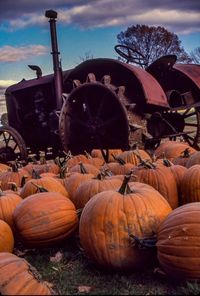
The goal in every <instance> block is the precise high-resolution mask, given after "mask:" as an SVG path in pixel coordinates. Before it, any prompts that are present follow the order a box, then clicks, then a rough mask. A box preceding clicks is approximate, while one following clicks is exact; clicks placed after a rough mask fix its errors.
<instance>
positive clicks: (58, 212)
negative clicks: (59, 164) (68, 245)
mask: <svg viewBox="0 0 200 296" xmlns="http://www.w3.org/2000/svg"><path fill="white" fill-rule="evenodd" d="M13 220H14V226H15V230H16V233H17V234H18V235H19V237H20V238H21V240H22V241H23V243H24V244H26V245H27V246H28V247H43V246H51V245H53V244H55V243H57V242H60V241H62V240H64V239H65V238H67V237H69V235H71V233H73V232H74V231H75V229H76V228H77V226H78V216H77V213H76V209H75V206H74V204H73V203H72V201H71V200H70V199H68V198H66V197H65V196H64V195H62V194H60V193H57V192H41V193H36V194H33V195H30V196H29V197H27V198H25V199H24V200H23V201H22V202H21V203H20V204H19V205H17V207H16V208H15V210H14V212H13Z"/></svg>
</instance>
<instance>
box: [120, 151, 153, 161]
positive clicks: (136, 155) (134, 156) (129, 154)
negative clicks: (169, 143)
mask: <svg viewBox="0 0 200 296" xmlns="http://www.w3.org/2000/svg"><path fill="white" fill-rule="evenodd" d="M118 157H119V158H121V159H123V160H124V161H125V162H126V163H132V164H133V165H137V164H139V163H140V158H142V159H144V160H151V157H150V155H149V154H148V153H147V152H146V151H145V150H143V149H136V150H129V151H124V152H122V153H121V154H119V155H118Z"/></svg>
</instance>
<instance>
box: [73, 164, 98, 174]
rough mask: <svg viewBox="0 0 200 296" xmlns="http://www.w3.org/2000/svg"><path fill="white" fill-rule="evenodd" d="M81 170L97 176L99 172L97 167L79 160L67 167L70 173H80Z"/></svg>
mask: <svg viewBox="0 0 200 296" xmlns="http://www.w3.org/2000/svg"><path fill="white" fill-rule="evenodd" d="M83 170H84V172H85V173H87V174H93V175H94V176H97V175H98V174H99V173H100V170H99V169H97V167H95V166H94V165H92V164H89V163H82V162H80V163H79V164H76V165H74V166H73V167H71V168H69V172H70V173H74V172H78V173H82V172H83Z"/></svg>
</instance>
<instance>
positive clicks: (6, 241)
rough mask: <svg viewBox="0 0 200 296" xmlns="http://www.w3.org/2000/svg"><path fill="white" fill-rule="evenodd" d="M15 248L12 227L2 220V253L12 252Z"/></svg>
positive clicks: (0, 228) (0, 243)
mask: <svg viewBox="0 0 200 296" xmlns="http://www.w3.org/2000/svg"><path fill="white" fill-rule="evenodd" d="M13 248H14V237H13V232H12V229H11V228H10V226H9V225H8V224H7V223H6V222H5V221H3V220H0V253H1V252H11V253H12V251H13Z"/></svg>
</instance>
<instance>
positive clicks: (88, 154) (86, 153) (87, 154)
mask: <svg viewBox="0 0 200 296" xmlns="http://www.w3.org/2000/svg"><path fill="white" fill-rule="evenodd" d="M84 153H85V155H86V157H87V158H88V159H92V156H91V155H90V153H88V152H87V151H86V150H84Z"/></svg>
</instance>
